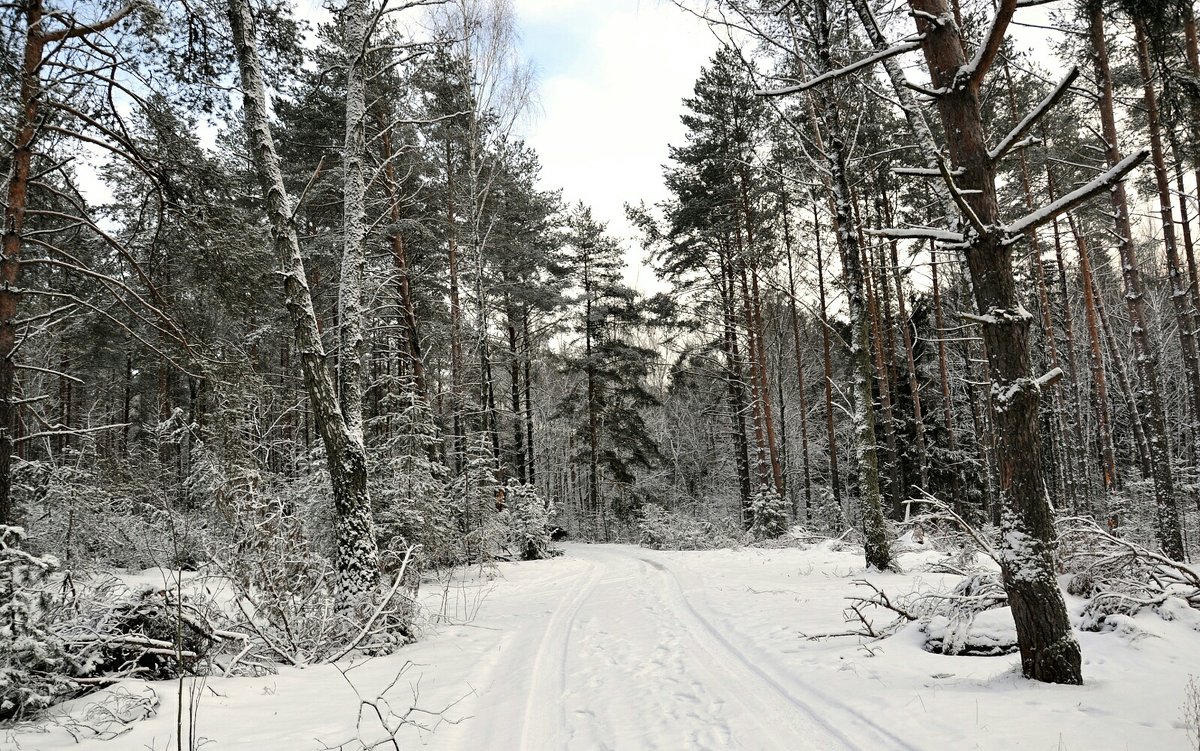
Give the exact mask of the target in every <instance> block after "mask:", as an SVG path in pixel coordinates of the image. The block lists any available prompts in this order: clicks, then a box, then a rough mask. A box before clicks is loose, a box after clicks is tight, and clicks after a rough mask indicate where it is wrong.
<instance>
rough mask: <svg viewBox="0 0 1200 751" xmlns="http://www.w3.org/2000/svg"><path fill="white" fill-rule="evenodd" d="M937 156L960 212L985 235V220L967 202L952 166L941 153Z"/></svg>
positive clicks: (940, 169)
mask: <svg viewBox="0 0 1200 751" xmlns="http://www.w3.org/2000/svg"><path fill="white" fill-rule="evenodd" d="M935 156H936V158H937V166H938V172H941V173H942V179H943V180H945V181H946V187H947V188H948V189H949V191H950V197H951V198H953V199H954V203H955V205H956V206H958V210H959V212H960V213H961V214H962V215H963V217H964V218H966V220H967V221H968V222H969V223H970V224H971V226H972V227H973V228H974V229H975V231H976V232H977V233H979V234H980V235H984V234H986V233H987V227H985V226H984V225H983V220H981V219H980V218H979V215H978V214H976V213H975V209H973V208H971V204H969V203H967V199H966V197H965V196H964V195H963V193H962V191H960V190H959V189H958V184H957V183H955V182H954V175H953V174H952V173H951V172H950V167H948V166H947V165H946V160H945V159H943V158H942V155H941V154H936V155H935Z"/></svg>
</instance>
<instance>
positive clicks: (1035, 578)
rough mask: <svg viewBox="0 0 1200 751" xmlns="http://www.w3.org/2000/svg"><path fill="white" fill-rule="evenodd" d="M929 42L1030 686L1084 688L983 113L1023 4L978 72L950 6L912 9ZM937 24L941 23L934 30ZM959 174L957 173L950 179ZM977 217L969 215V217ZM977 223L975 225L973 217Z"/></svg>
mask: <svg viewBox="0 0 1200 751" xmlns="http://www.w3.org/2000/svg"><path fill="white" fill-rule="evenodd" d="M909 6H910V7H911V8H912V10H913V11H914V15H916V17H917V18H916V25H917V31H918V33H920V34H921V35H922V39H921V50H922V52H923V53H924V56H925V61H926V64H927V67H928V69H929V74H930V78H931V80H932V84H933V87H934V88H935V89H937V90H938V91H939V92H940V96H938V98H937V106H938V114H939V116H940V117H941V120H942V126H943V129H944V131H945V132H946V133H952V134H954V137H953V138H950V139H948V146H949V154H950V162H951V165H952V168H953V173H952V174H953V175H954V177H953V178H952V180H953V181H954V182H957V188H955V186H953V185H952V186H951V190H952V191H953V190H956V189H957V190H960V192H961V195H960V197H959V200H960V201H961V202H962V206H960V208H962V209H963V213H964V215H965V216H968V217H969V218H970V219H971V220H972V222H971V225H969V228H968V229H967V231H966V240H965V243H964V244H965V246H966V248H965V251H966V258H967V266H968V269H969V271H970V275H971V280H972V282H973V287H974V293H975V302H976V305H977V306H978V309H979V313H980V316H979V322H980V323H981V324H982V329H983V340H984V343H985V345H986V347H987V357H988V364H989V370H990V371H991V381H992V391H993V393H994V394H995V395H996V396H995V398H994V399H993V407H992V412H993V418H994V420H995V424H996V437H997V455H998V458H999V464H1000V487H1001V491H1002V493H1003V496H1004V506H1003V511H1002V515H1001V516H1002V522H1003V528H1004V531H1005V533H1004V535H1003V536H1002V538H1001V542H1000V546H999V552H1000V564H1001V573H1002V578H1003V580H1004V587H1005V590H1006V591H1007V593H1008V601H1009V604H1010V605H1011V607H1012V611H1013V618H1014V620H1015V621H1016V626H1017V641H1018V644H1019V646H1020V650H1021V667H1022V671H1023V673H1024V674H1025V676H1026V677H1029V678H1033V679H1035V680H1039V681H1046V682H1050V683H1068V684H1079V683H1082V682H1083V677H1082V674H1081V671H1080V652H1079V645H1078V644H1077V643H1076V641H1075V639H1074V637H1073V636H1072V634H1071V623H1070V620H1069V619H1068V617H1067V608H1066V605H1065V603H1064V602H1063V598H1062V592H1061V591H1060V590H1059V588H1058V582H1057V580H1056V579H1055V576H1054V564H1053V560H1052V550H1053V545H1054V537H1055V535H1054V523H1053V514H1052V511H1051V509H1050V504H1049V503H1048V501H1047V499H1046V487H1045V484H1044V481H1043V477H1042V446H1041V436H1040V433H1039V429H1038V401H1039V392H1040V390H1041V385H1042V383H1043V382H1044V381H1045V379H1036V378H1034V377H1033V374H1032V363H1031V361H1030V352H1029V341H1028V337H1029V327H1030V323H1031V321H1032V316H1031V315H1030V314H1029V313H1028V312H1027V311H1026V310H1025V309H1024V308H1023V307H1022V306H1021V304H1020V300H1019V299H1018V296H1017V290H1016V281H1015V277H1014V275H1013V268H1012V245H1011V243H1009V242H1006V239H1007V233H1006V232H1004V231H1002V230H1001V227H1002V226H1003V224H1002V221H1001V217H1000V211H999V205H998V203H997V199H996V167H995V161H996V159H997V158H998V156H996V155H993V154H991V153H989V149H988V145H987V138H986V134H985V132H984V127H983V119H982V115H981V112H980V99H979V89H980V84H981V82H982V79H983V77H984V75H986V73H987V69H988V67H989V66H990V64H991V63H992V62H993V61H994V59H995V54H996V52H997V51H998V50H999V47H1000V43H1001V42H1002V40H1003V35H1004V30H1005V28H1006V26H1007V23H1008V21H1009V19H1010V18H1011V17H1012V13H1013V11H1014V10H1015V8H1016V0H1004V2H1002V3H1001V4H1000V7H999V9H998V10H997V15H996V18H995V19H994V20H993V25H992V28H991V30H990V32H989V36H988V38H987V39H986V40H985V41H984V42H983V45H982V46H981V47H980V49H979V51H978V52H977V53H976V55H975V57H974V59H973V60H972V61H971V63H970V65H968V62H967V60H966V58H965V55H964V51H963V43H962V39H961V37H960V36H959V29H958V26H957V25H956V24H953V23H947V22H944V20H941V19H949V18H951V11H950V8H949V7H948V6H947V5H946V2H945V0H909ZM930 19H935V20H934V21H931V20H930ZM947 172H948V173H949V171H947ZM968 210H969V213H968ZM972 214H973V216H972Z"/></svg>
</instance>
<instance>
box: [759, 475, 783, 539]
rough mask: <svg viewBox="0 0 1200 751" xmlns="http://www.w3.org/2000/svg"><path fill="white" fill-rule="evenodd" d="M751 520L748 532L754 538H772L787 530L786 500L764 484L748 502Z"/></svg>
mask: <svg viewBox="0 0 1200 751" xmlns="http://www.w3.org/2000/svg"><path fill="white" fill-rule="evenodd" d="M750 513H751V514H752V516H751V518H752V519H753V522H752V523H751V525H750V534H751V535H752V536H753V537H754V539H756V540H773V539H775V538H777V537H780V536H782V535H783V534H784V533H785V532H787V528H788V502H787V499H785V498H784V497H783V496H781V495H779V494H778V493H776V492H775V491H774V490H771V489H770V488H768V487H767V486H766V485H763V486H762V487H760V488H759V489H758V492H757V493H755V494H754V499H753V500H752V501H751V502H750Z"/></svg>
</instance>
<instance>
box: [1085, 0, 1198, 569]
mask: <svg viewBox="0 0 1200 751" xmlns="http://www.w3.org/2000/svg"><path fill="white" fill-rule="evenodd" d="M1088 13H1089V14H1090V19H1089V20H1090V23H1089V32H1090V35H1091V40H1092V62H1093V64H1094V66H1095V71H1096V84H1097V89H1098V90H1099V92H1100V124H1101V132H1102V134H1103V136H1104V141H1105V156H1106V157H1107V159H1108V164H1109V166H1110V167H1111V166H1112V165H1114V164H1116V163H1117V162H1119V161H1120V160H1121V151H1120V140H1119V138H1118V135H1117V123H1116V117H1115V116H1114V114H1113V80H1112V71H1111V69H1110V66H1109V60H1108V42H1107V40H1106V39H1105V35H1104V14H1103V11H1102V10H1101V8H1100V7H1099V6H1096V7H1094V8H1091V9H1089V10H1088ZM1109 195H1110V197H1111V200H1112V208H1113V222H1114V225H1115V229H1116V234H1117V251H1118V253H1119V255H1120V258H1121V277H1122V279H1123V281H1124V285H1125V304H1126V307H1127V309H1128V312H1129V323H1130V326H1131V328H1132V331H1133V353H1134V362H1135V367H1136V368H1137V374H1138V385H1139V396H1140V397H1141V398H1139V399H1138V400H1137V407H1138V411H1139V412H1140V413H1141V416H1142V424H1143V425H1144V426H1145V428H1146V437H1147V441H1148V447H1149V450H1150V464H1151V473H1152V477H1153V480H1154V499H1155V507H1156V524H1155V533H1156V536H1157V538H1158V544H1159V546H1161V547H1162V549H1163V552H1165V553H1166V554H1167V555H1169V556H1171V557H1172V558H1182V556H1183V535H1182V532H1181V530H1180V528H1179V510H1178V503H1177V500H1176V498H1175V478H1174V475H1173V473H1172V470H1171V443H1170V438H1169V436H1168V435H1167V429H1166V416H1165V412H1164V409H1163V403H1162V396H1161V393H1162V392H1161V391H1160V389H1159V385H1158V347H1157V345H1156V343H1155V342H1153V341H1152V333H1151V331H1150V329H1149V326H1148V325H1147V316H1146V300H1145V296H1144V293H1143V291H1142V279H1141V268H1140V265H1139V263H1138V256H1137V248H1136V247H1135V246H1134V244H1133V228H1132V225H1131V224H1130V220H1129V201H1128V199H1127V197H1126V194H1125V186H1124V184H1121V183H1118V184H1117V185H1116V186H1115V187H1114V188H1113V190H1112V191H1111V193H1110V194H1109Z"/></svg>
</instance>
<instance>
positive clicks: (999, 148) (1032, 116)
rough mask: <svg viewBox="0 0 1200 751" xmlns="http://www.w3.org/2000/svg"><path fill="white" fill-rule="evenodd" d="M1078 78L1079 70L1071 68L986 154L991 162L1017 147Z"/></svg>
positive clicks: (1074, 67)
mask: <svg viewBox="0 0 1200 751" xmlns="http://www.w3.org/2000/svg"><path fill="white" fill-rule="evenodd" d="M1078 77H1079V68H1078V67H1076V66H1071V70H1070V71H1068V72H1067V75H1066V76H1064V77H1063V79H1062V81H1060V82H1059V84H1058V86H1055V87H1054V90H1053V91H1051V92H1050V93H1049V94H1048V95H1047V96H1046V98H1045V99H1043V100H1042V101H1040V102H1038V105H1037V106H1036V107H1034V108H1033V111H1032V112H1030V113H1029V114H1028V115H1026V116H1025V119H1024V120H1022V121H1021V122H1019V123H1017V127H1015V128H1013V129H1012V130H1011V131H1009V134H1008V135H1007V136H1005V137H1004V138H1002V139H1000V143H998V144H996V148H994V149H992V150H991V151H990V152H989V153H988V157H989V158H990V159H991V160H992V161H993V162H997V161H999V160H1001V159H1003V158H1004V155H1005V154H1007V153H1008V152H1009V151H1011V150H1012V148H1013V147H1014V146H1016V145H1017V142H1018V141H1020V140H1021V139H1022V138H1024V137H1025V134H1026V133H1028V132H1029V130H1030V129H1031V128H1032V127H1033V126H1034V125H1037V123H1038V121H1039V120H1041V119H1042V117H1043V116H1044V115H1045V114H1046V113H1047V112H1049V111H1050V108H1051V107H1053V106H1054V105H1055V104H1058V101H1059V100H1060V99H1062V98H1063V95H1064V94H1066V93H1067V91H1068V90H1069V89H1070V88H1071V84H1072V83H1073V82H1074V81H1075V79H1076V78H1078Z"/></svg>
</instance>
